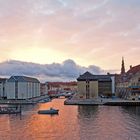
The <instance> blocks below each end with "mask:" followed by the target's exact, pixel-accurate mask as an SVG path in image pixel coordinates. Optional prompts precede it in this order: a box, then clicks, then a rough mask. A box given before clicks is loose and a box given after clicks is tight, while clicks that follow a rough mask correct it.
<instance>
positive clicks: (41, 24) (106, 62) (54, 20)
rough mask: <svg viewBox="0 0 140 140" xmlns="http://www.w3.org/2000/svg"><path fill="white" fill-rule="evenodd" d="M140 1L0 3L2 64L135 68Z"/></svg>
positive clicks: (31, 0)
mask: <svg viewBox="0 0 140 140" xmlns="http://www.w3.org/2000/svg"><path fill="white" fill-rule="evenodd" d="M139 13H140V0H0V52H1V53H0V54H1V55H0V65H3V64H4V63H8V62H7V61H15V60H16V61H19V62H32V63H37V64H38V63H39V64H42V65H43V64H50V65H51V64H53V63H59V64H60V65H63V64H64V62H65V61H66V60H68V59H71V61H73V62H74V63H75V64H76V65H78V66H80V67H83V66H84V67H86V68H88V67H89V66H90V65H94V66H98V67H100V68H101V69H103V70H113V71H118V70H120V66H121V58H122V56H124V58H125V63H126V69H128V67H129V65H131V64H132V65H137V64H139V62H140V61H139V59H140V15H139Z"/></svg>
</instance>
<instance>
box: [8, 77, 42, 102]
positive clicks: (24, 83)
mask: <svg viewBox="0 0 140 140" xmlns="http://www.w3.org/2000/svg"><path fill="white" fill-rule="evenodd" d="M6 92H7V99H30V98H34V97H37V96H40V82H39V80H37V79H35V78H31V77H26V76H11V77H10V78H9V79H8V80H7V84H6Z"/></svg>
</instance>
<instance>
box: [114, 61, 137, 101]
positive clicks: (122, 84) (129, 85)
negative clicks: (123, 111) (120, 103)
mask: <svg viewBox="0 0 140 140" xmlns="http://www.w3.org/2000/svg"><path fill="white" fill-rule="evenodd" d="M124 69H125V68H124V60H122V68H121V73H120V75H119V76H118V78H117V79H118V80H117V84H116V94H117V95H118V96H120V97H122V98H126V99H127V98H134V96H135V97H137V96H139V95H140V65H137V66H134V67H133V66H130V69H129V70H128V71H127V72H125V71H124Z"/></svg>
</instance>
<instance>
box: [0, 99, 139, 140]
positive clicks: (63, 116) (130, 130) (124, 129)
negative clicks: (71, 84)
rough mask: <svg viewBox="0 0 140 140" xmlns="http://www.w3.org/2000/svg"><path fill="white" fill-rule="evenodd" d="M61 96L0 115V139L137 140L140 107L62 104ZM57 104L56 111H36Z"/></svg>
mask: <svg viewBox="0 0 140 140" xmlns="http://www.w3.org/2000/svg"><path fill="white" fill-rule="evenodd" d="M63 102H64V100H63V99H57V100H53V101H52V102H50V103H45V104H39V105H36V106H26V107H24V109H23V113H22V116H21V117H20V115H17V116H16V115H0V140H140V108H139V107H111V106H99V107H95V106H64V105H63ZM49 107H54V108H58V109H59V110H60V112H59V115H54V116H48V115H38V114H37V111H38V110H39V109H48V108H49Z"/></svg>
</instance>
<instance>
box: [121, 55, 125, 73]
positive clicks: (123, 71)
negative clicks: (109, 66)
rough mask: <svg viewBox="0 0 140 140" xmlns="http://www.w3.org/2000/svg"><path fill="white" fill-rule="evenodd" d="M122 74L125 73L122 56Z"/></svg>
mask: <svg viewBox="0 0 140 140" xmlns="http://www.w3.org/2000/svg"><path fill="white" fill-rule="evenodd" d="M121 75H125V66H124V58H123V57H122V67H121Z"/></svg>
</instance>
